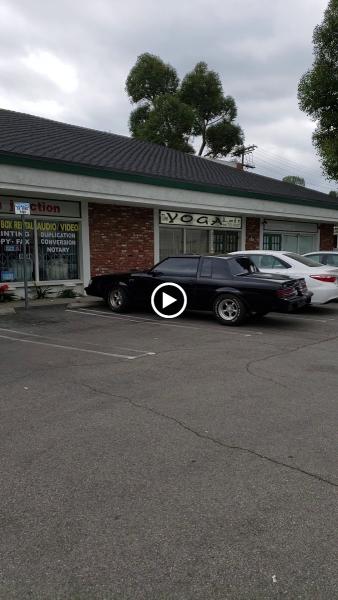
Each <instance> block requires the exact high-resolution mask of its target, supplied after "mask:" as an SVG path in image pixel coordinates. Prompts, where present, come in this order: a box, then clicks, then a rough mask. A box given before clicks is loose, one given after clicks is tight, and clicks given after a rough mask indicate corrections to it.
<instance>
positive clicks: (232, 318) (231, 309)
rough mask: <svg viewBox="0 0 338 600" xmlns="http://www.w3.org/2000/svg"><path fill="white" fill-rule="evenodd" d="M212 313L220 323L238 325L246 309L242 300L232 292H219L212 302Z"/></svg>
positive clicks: (241, 321) (245, 314) (246, 312)
mask: <svg viewBox="0 0 338 600" xmlns="http://www.w3.org/2000/svg"><path fill="white" fill-rule="evenodd" d="M213 311H214V315H215V317H216V319H217V320H218V321H219V322H220V323H222V325H230V326H231V325H232V326H234V325H240V324H241V323H243V321H244V320H245V318H246V317H247V314H248V311H247V309H246V306H245V304H244V303H243V301H242V300H241V299H240V298H238V297H237V296H234V295H233V294H220V295H219V296H217V298H216V300H215V302H214V308H213Z"/></svg>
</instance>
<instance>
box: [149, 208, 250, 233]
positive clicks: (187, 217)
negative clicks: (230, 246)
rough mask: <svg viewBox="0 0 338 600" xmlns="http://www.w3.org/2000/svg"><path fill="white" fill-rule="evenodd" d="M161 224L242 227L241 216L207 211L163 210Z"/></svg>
mask: <svg viewBox="0 0 338 600" xmlns="http://www.w3.org/2000/svg"><path fill="white" fill-rule="evenodd" d="M160 224H161V225H184V226H185V227H189V226H192V227H213V228H215V229H241V228H242V219H241V217H227V216H225V215H210V214H205V213H186V212H176V211H168V210H161V211H160Z"/></svg>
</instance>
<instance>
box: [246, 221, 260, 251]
mask: <svg viewBox="0 0 338 600" xmlns="http://www.w3.org/2000/svg"><path fill="white" fill-rule="evenodd" d="M260 230H261V220H260V219H258V218H257V217H247V218H246V236H245V238H246V239H245V249H246V250H259V247H260Z"/></svg>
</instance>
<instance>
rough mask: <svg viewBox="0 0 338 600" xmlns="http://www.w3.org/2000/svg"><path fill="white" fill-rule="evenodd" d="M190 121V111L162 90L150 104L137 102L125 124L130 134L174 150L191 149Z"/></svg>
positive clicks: (191, 151)
mask: <svg viewBox="0 0 338 600" xmlns="http://www.w3.org/2000/svg"><path fill="white" fill-rule="evenodd" d="M193 123H194V112H193V110H192V109H191V107H190V106H187V105H186V104H184V103H183V102H181V101H180V99H179V98H178V97H177V96H175V95H170V94H162V95H161V96H159V97H158V98H156V99H155V101H154V103H153V106H152V107H149V106H144V105H143V106H140V107H139V108H136V109H135V110H134V111H133V112H132V113H131V115H130V120H129V126H130V130H131V131H132V133H133V135H134V136H135V137H137V138H139V139H141V140H146V141H148V142H154V143H155V144H160V145H162V146H168V147H169V148H175V150H181V151H183V152H190V153H193V152H194V149H193V147H192V146H191V145H190V144H189V136H190V132H191V129H192V126H193Z"/></svg>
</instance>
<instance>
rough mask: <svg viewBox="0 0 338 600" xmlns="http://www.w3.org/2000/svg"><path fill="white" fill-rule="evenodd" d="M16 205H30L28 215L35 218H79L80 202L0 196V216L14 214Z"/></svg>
mask: <svg viewBox="0 0 338 600" xmlns="http://www.w3.org/2000/svg"><path fill="white" fill-rule="evenodd" d="M17 203H20V204H26V203H29V205H30V214H31V215H32V216H37V217H46V216H47V217H73V218H74V217H80V216H81V210H80V202H65V201H61V200H45V199H43V198H40V199H38V198H35V199H32V198H27V199H26V198H15V197H12V196H0V214H9V215H11V214H15V205H16V204H17Z"/></svg>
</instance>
